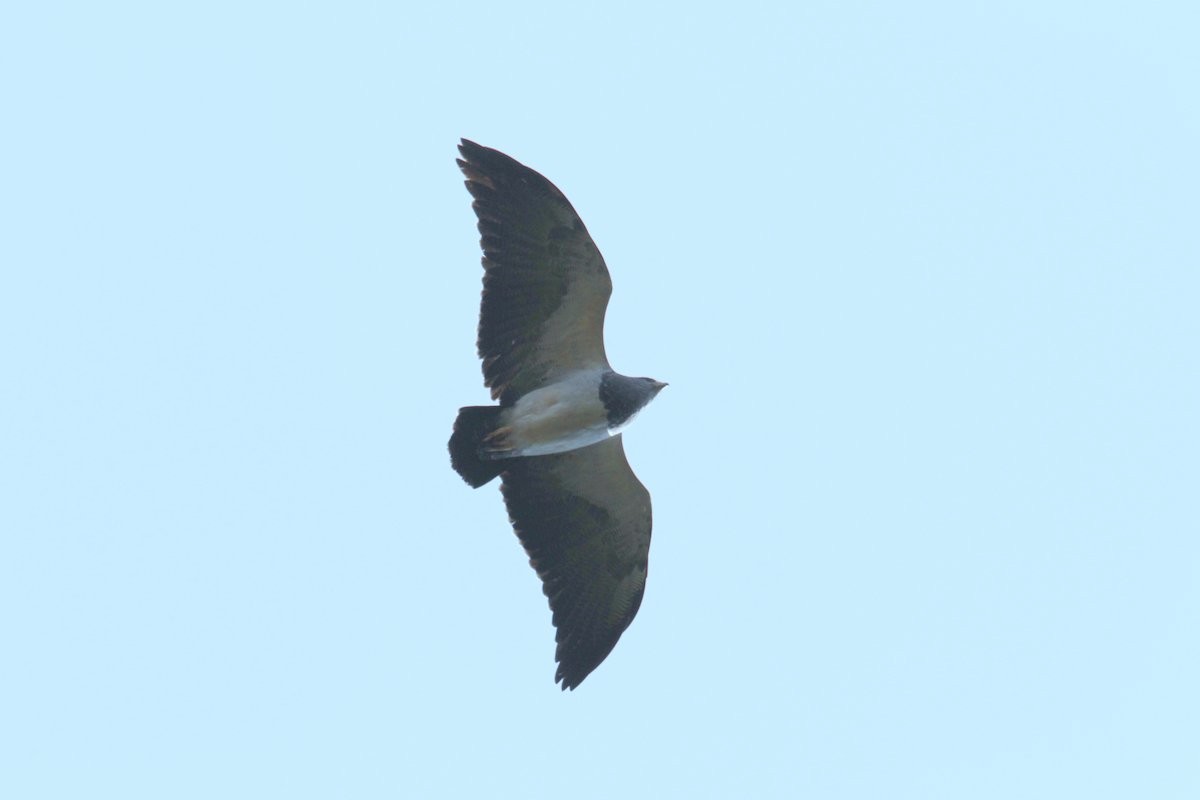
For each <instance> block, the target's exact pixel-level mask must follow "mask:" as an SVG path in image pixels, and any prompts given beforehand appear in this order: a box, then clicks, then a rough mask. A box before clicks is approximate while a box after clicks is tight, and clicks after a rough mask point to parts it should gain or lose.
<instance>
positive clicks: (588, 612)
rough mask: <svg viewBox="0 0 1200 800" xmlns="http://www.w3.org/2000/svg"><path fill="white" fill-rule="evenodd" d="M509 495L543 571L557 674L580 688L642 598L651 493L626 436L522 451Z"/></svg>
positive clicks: (510, 474)
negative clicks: (552, 450) (629, 454)
mask: <svg viewBox="0 0 1200 800" xmlns="http://www.w3.org/2000/svg"><path fill="white" fill-rule="evenodd" d="M502 478H503V486H502V489H503V492H504V502H505V504H506V505H507V506H508V515H509V517H510V518H511V520H512V523H513V527H514V529H515V530H516V532H517V536H518V537H520V539H521V544H522V545H524V547H525V551H526V552H527V553H528V554H529V563H530V564H531V565H532V566H533V568H534V569H535V570H536V571H537V573H538V576H539V577H540V578H541V579H542V588H543V591H544V592H545V593H546V597H547V598H548V599H549V601H550V609H551V611H552V612H553V622H554V627H555V628H556V629H557V634H556V636H555V641H556V642H557V644H558V646H557V650H556V652H555V660H556V661H557V662H558V671H557V673H556V674H555V676H554V679H555V681H559V682H561V683H562V688H563V689H574V688H575V687H576V686H578V685H579V684H580V682H582V681H583V679H584V678H586V677H587V676H588V674H589V673H591V671H592V670H594V669H595V668H596V667H597V666H599V664H600V662H602V661H604V659H605V658H606V657H607V656H608V654H609V653H610V652H612V649H613V647H615V646H616V644H617V640H618V639H620V638H621V634H622V633H623V632H624V631H625V629H626V628H628V627H629V624H630V623H631V622H632V621H633V618H634V616H635V615H636V614H637V612H638V608H639V607H640V606H641V603H642V594H643V593H644V591H645V588H646V568H647V564H648V556H649V551H650V529H651V510H650V493H649V492H648V491H646V487H645V486H643V485H642V483H641V481H639V480H638V479H637V476H636V475H634V474H633V470H632V469H630V467H629V462H628V461H627V460H626V458H625V450H624V447H623V446H622V444H621V437H620V436H614V437H612V438H610V439H607V440H605V441H603V442H600V443H599V444H594V445H591V446H589V447H584V448H581V449H579V450H572V451H570V452H566V453H559V454H556V455H549V456H539V457H537V458H524V459H516V460H514V462H513V464H512V466H511V467H509V468H508V469H507V470H506V471H505V472H504V473H503V476H502Z"/></svg>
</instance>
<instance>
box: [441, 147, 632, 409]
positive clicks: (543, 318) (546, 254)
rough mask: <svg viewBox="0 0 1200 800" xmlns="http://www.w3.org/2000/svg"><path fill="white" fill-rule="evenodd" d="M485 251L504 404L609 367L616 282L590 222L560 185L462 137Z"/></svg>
mask: <svg viewBox="0 0 1200 800" xmlns="http://www.w3.org/2000/svg"><path fill="white" fill-rule="evenodd" d="M458 149H459V152H460V153H462V158H461V159H459V160H458V166H459V167H460V168H461V169H462V171H463V174H464V175H466V176H467V181H466V183H467V189H468V190H469V191H470V192H471V196H472V197H474V198H475V202H474V203H472V204H471V207H472V208H473V209H474V210H475V215H476V216H477V217H478V218H479V233H480V245H481V246H482V247H483V268H484V274H483V302H482V306H481V308H480V314H479V340H478V346H479V357H480V358H481V359H483V377H484V385H485V386H488V387H490V388H491V390H492V398H493V399H495V398H500V400H501V402H502V403H504V404H505V405H508V404H511V403H512V402H513V401H515V400H516V398H518V397H520V396H521V395H523V394H525V393H526V392H528V391H530V390H531V389H535V388H537V387H538V386H541V385H543V384H545V383H547V382H550V381H553V380H554V379H555V378H557V377H560V376H562V375H565V374H567V373H569V372H573V371H576V370H579V369H586V368H607V367H608V359H607V358H606V357H605V354H604V312H605V309H606V308H607V307H608V297H609V295H610V294H612V281H611V280H609V276H608V268H607V267H606V266H605V265H604V258H603V257H602V256H601V255H600V251H599V250H598V249H596V245H595V243H594V242H593V241H592V237H591V236H589V235H588V232H587V228H585V227H584V225H583V221H582V220H581V219H579V215H578V214H576V213H575V209H573V208H571V204H570V203H569V202H567V198H566V197H565V196H564V195H563V193H562V192H560V191H559V190H558V189H557V188H556V187H555V186H554V184H552V183H550V181H548V180H546V179H545V178H543V177H542V176H541V175H539V174H538V173H536V172H534V171H533V170H531V169H529V168H528V167H526V166H524V165H523V164H521V163H519V162H517V161H514V160H513V159H511V158H509V157H508V156H506V155H504V154H503V153H501V152H499V151H497V150H492V149H490V148H487V147H482V146H480V145H478V144H475V143H474V142H471V141H467V140H466V139H463V141H462V143H461V144H460V145H459V146H458Z"/></svg>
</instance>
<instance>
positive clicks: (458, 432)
mask: <svg viewBox="0 0 1200 800" xmlns="http://www.w3.org/2000/svg"><path fill="white" fill-rule="evenodd" d="M500 410H501V409H500V406H466V407H465V408H460V409H459V410H458V419H456V420H454V433H452V434H450V465H451V466H453V467H454V471H455V472H457V473H458V474H459V475H461V476H462V479H463V480H464V481H466V482H467V483H469V484H471V485H472V486H474V487H475V488H479V487H480V486H483V485H484V484H485V483H487V482H488V481H490V480H491V479H492V478H494V477H496V476H497V475H499V474H500V473H501V472H503V471H504V459H485V458H481V457H480V455H479V453H480V447H481V446H482V444H483V437H485V436H487V435H488V434H489V433H491V432H492V431H494V430H495V429H496V425H497V423H498V422H499V419H500Z"/></svg>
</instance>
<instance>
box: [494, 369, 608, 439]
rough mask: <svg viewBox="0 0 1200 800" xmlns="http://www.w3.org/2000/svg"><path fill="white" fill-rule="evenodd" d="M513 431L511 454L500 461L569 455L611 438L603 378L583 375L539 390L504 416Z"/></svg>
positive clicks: (587, 374) (589, 374)
mask: <svg viewBox="0 0 1200 800" xmlns="http://www.w3.org/2000/svg"><path fill="white" fill-rule="evenodd" d="M501 421H502V424H504V425H506V426H508V427H510V428H511V429H512V430H511V433H509V434H508V436H507V437H506V443H507V444H508V445H509V446H510V447H511V450H509V451H507V452H505V453H503V454H501V453H496V454H495V455H496V456H498V457H513V456H544V455H549V454H550V453H565V452H566V451H568V450H577V449H579V448H580V447H586V446H587V445H589V444H595V443H596V442H599V441H603V440H604V439H607V438H608V437H609V435H610V434H609V430H608V417H607V414H606V413H605V411H604V404H603V403H601V402H600V392H599V376H598V375H597V374H596V373H582V374H579V375H575V376H571V377H569V378H567V379H566V380H563V381H560V382H559V383H555V384H552V385H550V386H543V387H542V388H541V389H536V390H534V391H532V392H530V393H529V394H527V395H525V396H524V397H522V398H521V399H520V400H518V401H517V402H516V403H515V404H514V405H513V407H512V408H510V409H508V410H507V411H505V412H504V414H503V415H502V416H501Z"/></svg>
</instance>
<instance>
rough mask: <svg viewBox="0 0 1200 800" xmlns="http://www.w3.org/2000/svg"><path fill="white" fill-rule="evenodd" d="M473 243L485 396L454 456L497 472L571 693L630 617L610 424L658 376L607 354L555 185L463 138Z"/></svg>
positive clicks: (578, 235)
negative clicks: (630, 372) (478, 264)
mask: <svg viewBox="0 0 1200 800" xmlns="http://www.w3.org/2000/svg"><path fill="white" fill-rule="evenodd" d="M458 149H459V153H460V154H461V155H462V158H460V159H458V166H459V168H461V169H462V171H463V174H464V175H466V178H467V180H466V184H467V190H468V191H470V193H471V196H472V197H473V198H474V202H473V203H472V204H471V207H472V208H473V209H474V211H475V216H476V217H478V220H479V233H480V245H481V247H482V248H483V299H482V303H481V307H480V311H479V338H478V341H477V346H478V350H479V357H480V359H482V361H483V383H484V385H485V386H487V387H488V388H490V389H491V393H492V399H493V400H498V401H499V405H494V406H467V407H465V408H461V409H459V412H458V419H457V420H455V422H454V432H453V434H452V435H451V437H450V444H449V447H450V463H451V465H452V466H453V467H454V469H455V471H457V472H458V474H459V475H461V476H462V478H463V480H465V481H466V482H467V483H469V484H470V485H471V486H473V487H476V488H477V487H480V486H483V485H484V484H486V483H487V482H489V481H490V480H492V479H493V478H495V477H496V476H499V477H500V483H501V486H500V489H501V493H502V494H503V496H504V503H505V505H506V506H507V507H508V516H509V519H510V521H511V522H512V526H513V529H514V530H515V531H516V533H517V536H518V537H519V538H520V540H521V544H522V545H523V546H524V547H525V551H526V552H527V553H528V554H529V563H530V564H531V565H532V566H533V568H534V570H536V571H537V574H538V577H539V578H541V580H542V589H543V591H544V592H545V593H546V596H547V597H548V598H549V600H550V610H551V612H552V614H553V622H554V627H555V628H556V635H555V641H556V642H557V649H556V652H555V655H554V658H555V661H557V662H558V670H557V672H556V673H555V676H554V680H555V682H557V683H561V684H562V688H563V689H564V690H565V689H572V690H573V689H574V688H575V687H576V686H578V685H579V684H580V683H581V682H582V681H583V679H584V678H586V677H587V676H588V675H589V674H590V673H591V672H592V670H594V669H595V668H596V667H597V666H599V665H600V662H602V661H603V660H604V659H605V658H606V657H607V656H608V654H609V653H610V652H612V649H613V647H614V646H616V644H617V640H618V639H620V638H621V634H622V633H623V632H624V631H625V629H626V628H628V627H629V623H630V622H632V621H633V618H634V615H636V614H637V612H638V607H639V606H640V605H641V602H642V594H643V592H644V591H645V588H646V564H647V554H648V553H649V550H650V521H651V515H650V493H649V492H648V491H646V487H645V486H643V485H642V483H641V481H639V480H638V479H637V476H636V475H634V474H633V470H632V469H630V468H629V462H628V461H627V460H626V459H625V450H624V448H623V447H622V445H621V435H620V434H619V433H618V432H617V431H618V430H619V429H621V428H622V427H623V426H625V425H626V424H628V423H629V422H630V420H632V419H633V417H634V415H635V414H637V412H638V411H640V410H641V409H642V408H643V407H645V405H646V404H647V403H649V402H650V401H651V400H653V399H654V397H655V396H656V395H657V394H658V393H659V391H661V390H662V388H663V387H664V386H666V384H665V383H662V382H661V381H656V380H653V379H651V378H629V377H626V376H625V375H621V374H618V373H617V372H614V371H613V369H612V367H610V366H609V364H608V358H607V357H606V356H605V353H604V312H605V309H606V308H607V307H608V297H609V295H610V294H612V281H611V280H610V279H609V276H608V268H607V267H606V266H605V264H604V258H603V257H602V256H601V255H600V251H599V250H598V249H597V248H596V244H595V243H594V242H593V241H592V237H591V236H589V235H588V232H587V228H585V227H584V225H583V221H582V220H581V219H580V218H579V215H578V214H576V213H575V209H573V208H572V207H571V204H570V203H569V202H568V201H567V198H566V196H565V195H563V193H562V192H560V191H559V190H558V189H557V188H556V187H555V186H554V184H552V183H550V181H548V180H546V179H545V178H544V177H542V176H541V175H539V174H538V173H537V172H534V171H533V170H531V169H530V168H529V167H526V166H525V165H523V164H521V163H519V162H517V161H515V160H513V159H512V158H509V157H508V156H506V155H504V154H503V153H501V152H499V151H497V150H492V149H491V148H487V147H482V146H480V145H478V144H475V143H474V142H471V141H468V140H466V139H463V140H462V143H461V144H460V145H459V146H458Z"/></svg>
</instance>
